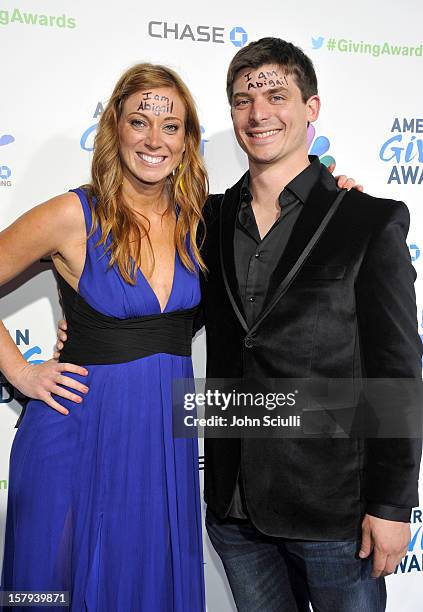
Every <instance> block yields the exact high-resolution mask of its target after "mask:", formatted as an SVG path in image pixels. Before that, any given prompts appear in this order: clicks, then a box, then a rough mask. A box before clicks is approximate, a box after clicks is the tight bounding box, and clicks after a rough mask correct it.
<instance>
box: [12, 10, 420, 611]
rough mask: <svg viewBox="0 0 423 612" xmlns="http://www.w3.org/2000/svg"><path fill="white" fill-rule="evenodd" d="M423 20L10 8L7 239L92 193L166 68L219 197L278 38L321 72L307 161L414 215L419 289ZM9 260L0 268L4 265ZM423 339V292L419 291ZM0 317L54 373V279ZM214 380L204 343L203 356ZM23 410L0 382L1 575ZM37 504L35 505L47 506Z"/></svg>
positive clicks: (224, 597)
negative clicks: (113, 122) (183, 90)
mask: <svg viewBox="0 0 423 612" xmlns="http://www.w3.org/2000/svg"><path fill="white" fill-rule="evenodd" d="M422 23H423V4H422V3H421V1H420V0H404V1H403V2H401V3H398V2H396V1H394V0H375V1H374V2H368V1H367V0H355V2H349V1H348V2H347V1H346V0H339V1H338V2H336V3H328V2H316V0H303V1H302V2H301V3H298V2H281V1H280V0H267V2H266V3H263V2H261V3H260V2H254V1H252V0H244V1H243V2H232V3H229V2H212V3H203V2H195V1H194V0H189V1H188V2H184V3H182V2H172V1H170V0H161V2H157V3H156V2H142V3H141V2H136V1H135V0H119V2H116V3H115V2H109V3H104V2H100V1H97V2H84V1H83V0H55V1H54V2H53V1H52V0H33V1H29V0H16V2H11V1H8V0H0V45H1V46H0V58H1V62H0V65H1V71H0V72H1V96H0V229H2V228H4V227H5V226H7V225H8V224H9V223H11V222H12V221H13V220H14V219H16V217H18V216H19V215H20V214H22V213H23V212H24V211H25V210H27V209H29V208H31V207H32V206H34V205H35V204H38V203H40V202H42V201H44V200H46V199H48V198H50V197H51V196H53V195H55V194H59V193H62V192H64V191H67V190H68V189H70V188H72V187H76V186H78V185H80V184H82V183H84V182H86V181H87V179H88V176H89V167H90V160H91V151H92V145H93V137H94V133H95V129H96V125H97V122H98V119H99V116H100V114H101V112H102V109H103V105H104V104H105V102H106V100H107V98H108V96H109V94H110V92H111V90H112V87H113V85H114V83H115V82H116V80H117V79H118V77H119V76H120V74H121V73H122V72H123V71H124V70H125V69H126V68H128V67H129V66H131V65H132V64H134V63H136V62H139V61H151V62H156V63H164V64H167V65H169V66H171V67H173V68H175V69H176V70H177V71H178V72H179V73H180V74H181V76H182V77H183V78H184V80H185V81H186V82H187V84H188V86H189V87H190V89H191V91H192V92H193V93H194V96H195V98H196V101H197V104H198V110H199V114H200V119H201V124H202V131H203V143H202V146H203V153H204V156H205V160H206V162H207V167H208V170H209V173H210V178H211V188H212V191H214V192H216V191H218V192H220V191H222V190H223V189H224V188H225V187H227V186H228V185H230V184H232V183H233V182H234V181H235V180H236V179H237V178H238V177H239V176H240V174H241V173H242V172H243V171H244V170H245V168H246V159H245V156H244V154H243V153H242V152H241V151H240V149H239V148H238V146H237V144H236V142H235V139H234V137H233V135H232V130H231V120H230V115H229V108H228V104H227V101H226V97H225V75H226V69H227V66H228V64H229V61H230V60H231V58H232V56H233V55H234V53H235V52H236V51H237V50H238V49H239V48H240V47H242V46H244V45H245V44H246V43H247V42H249V41H252V40H255V39H258V38H260V37H262V36H267V35H273V36H279V37H282V38H285V39H286V40H290V41H293V42H294V43H296V44H297V45H299V46H300V47H302V49H303V50H304V51H305V52H306V53H307V54H308V55H309V56H310V57H311V58H312V60H313V61H314V63H315V67H316V71H317V75H318V78H319V90H320V95H321V98H322V112H321V116H320V119H319V121H318V123H316V124H315V134H314V135H313V141H312V142H311V145H310V149H311V150H313V152H314V153H316V154H318V155H319V156H320V157H321V158H324V157H333V158H334V159H335V160H336V162H337V172H339V173H346V174H348V175H350V176H353V177H355V178H356V179H357V180H359V181H360V182H362V183H363V184H364V185H365V189H366V191H367V192H369V193H371V194H374V195H380V196H386V197H392V198H396V199H399V200H403V201H405V202H406V203H407V205H408V206H409V208H410V211H411V216H412V226H411V230H410V234H409V248H410V252H411V255H412V258H413V261H414V265H415V267H416V269H417V272H418V274H419V275H421V274H422V273H423V237H422V235H421V230H419V223H421V222H422V220H423V215H422V212H421V206H422V192H423V107H422V101H423V79H422V74H423V29H422ZM0 257H1V254H0ZM416 288H417V296H418V313H419V328H420V331H421V333H422V334H423V316H422V315H423V293H422V290H423V283H422V281H421V280H419V281H418V282H417V287H416ZM0 294H1V297H2V299H1V302H0V316H1V317H2V318H3V319H4V321H5V323H6V326H7V327H8V329H9V331H10V333H11V334H12V336H13V338H14V339H15V340H16V344H17V345H18V346H19V348H20V349H21V351H22V353H23V354H24V355H25V358H26V359H27V360H28V361H29V362H32V363H34V362H37V361H39V360H45V359H48V358H49V357H50V356H51V352H52V347H53V345H54V341H55V322H56V321H57V320H58V319H59V318H60V307H59V304H58V300H57V294H56V286H55V282H54V279H53V276H52V273H51V271H50V269H49V266H48V264H43V263H40V264H37V265H35V266H34V267H33V268H32V269H31V270H29V271H28V272H27V273H26V274H25V275H24V276H23V277H21V278H20V279H18V280H17V281H15V282H13V283H10V284H9V285H8V286H7V287H3V288H1V289H0ZM194 361H195V369H196V373H197V375H198V376H203V375H204V371H205V355H204V335H200V337H199V338H197V340H196V341H195V344H194ZM19 412H20V404H19V397H16V395H15V393H14V391H13V389H12V388H11V387H10V385H9V384H8V383H7V381H5V380H4V379H0V562H1V555H2V549H3V537H4V523H5V515H6V502H7V491H8V458H9V450H10V446H11V443H12V440H13V436H14V434H15V432H16V430H15V429H14V425H15V423H16V420H17V417H18V415H19ZM42 494H43V492H42V491H41V490H40V495H42ZM422 520H423V512H422V510H421V509H416V510H415V511H414V514H413V524H412V534H413V539H412V542H411V544H410V548H409V552H408V554H407V556H406V558H405V559H404V561H403V562H402V563H401V565H400V567H399V568H398V570H397V573H396V574H395V575H393V576H391V577H390V578H389V579H388V593H389V606H388V609H389V611H390V612H417V611H418V610H421V609H422V603H421V602H422V600H423V597H422V596H423V585H422V577H423V574H422V572H423V522H422ZM205 551H206V577H207V603H208V610H209V612H222V611H225V612H226V611H229V612H230V611H233V610H235V607H234V604H233V601H232V599H231V596H230V592H229V588H228V586H227V583H226V581H225V579H224V576H223V572H222V568H221V566H220V562H219V561H218V559H217V558H216V556H215V555H214V554H213V552H212V550H211V546H210V544H209V543H208V542H207V540H206V539H205Z"/></svg>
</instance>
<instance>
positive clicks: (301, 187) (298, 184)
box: [241, 155, 321, 208]
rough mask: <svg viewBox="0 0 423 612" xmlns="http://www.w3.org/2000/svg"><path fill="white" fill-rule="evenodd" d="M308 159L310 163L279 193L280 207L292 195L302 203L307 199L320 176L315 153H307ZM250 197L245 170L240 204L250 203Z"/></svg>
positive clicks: (248, 180)
mask: <svg viewBox="0 0 423 612" xmlns="http://www.w3.org/2000/svg"><path fill="white" fill-rule="evenodd" d="M308 159H309V161H310V165H309V166H307V168H304V170H302V171H301V172H300V173H299V174H297V176H296V177H295V178H293V179H292V181H290V182H289V183H288V184H287V185H286V186H285V189H283V190H282V191H281V193H280V194H279V205H280V206H281V208H282V206H283V205H284V204H285V205H286V203H287V200H288V201H290V200H292V195H293V196H295V197H296V198H298V199H299V200H300V202H302V203H303V204H305V202H306V201H307V199H308V197H309V195H310V193H311V190H312V189H313V187H314V185H315V184H316V182H317V180H318V178H319V176H320V167H321V164H320V160H319V158H318V157H317V155H309V157H308ZM252 199H253V195H252V193H251V191H250V173H249V172H246V174H245V176H244V180H243V182H242V186H241V206H247V205H248V204H251V201H252Z"/></svg>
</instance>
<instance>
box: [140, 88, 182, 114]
mask: <svg viewBox="0 0 423 612" xmlns="http://www.w3.org/2000/svg"><path fill="white" fill-rule="evenodd" d="M140 110H142V111H151V112H152V113H153V115H156V117H159V116H160V115H162V114H163V113H166V114H170V113H171V112H172V110H173V100H172V98H169V97H168V96H161V95H159V94H157V93H156V94H155V93H154V91H145V92H144V93H143V94H142V99H141V102H140V105H139V106H138V108H137V111H140Z"/></svg>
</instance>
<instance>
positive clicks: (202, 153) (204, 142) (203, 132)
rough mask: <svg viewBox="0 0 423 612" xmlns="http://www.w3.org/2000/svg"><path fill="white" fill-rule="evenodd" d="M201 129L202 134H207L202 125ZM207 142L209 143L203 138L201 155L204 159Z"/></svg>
mask: <svg viewBox="0 0 423 612" xmlns="http://www.w3.org/2000/svg"><path fill="white" fill-rule="evenodd" d="M200 128H201V134H205V133H206V130H205V128H204V127H203V126H202V125H200ZM206 142H208V140H206V139H205V138H201V155H202V156H203V157H204V148H205V146H206Z"/></svg>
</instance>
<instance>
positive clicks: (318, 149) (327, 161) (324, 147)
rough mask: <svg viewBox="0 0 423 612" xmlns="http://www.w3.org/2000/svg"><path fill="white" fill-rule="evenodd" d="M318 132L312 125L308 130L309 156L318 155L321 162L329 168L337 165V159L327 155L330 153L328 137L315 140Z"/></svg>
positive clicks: (319, 137)
mask: <svg viewBox="0 0 423 612" xmlns="http://www.w3.org/2000/svg"><path fill="white" fill-rule="evenodd" d="M315 135H316V130H315V128H314V125H313V124H312V123H310V125H309V126H308V128H307V144H308V152H309V155H317V156H318V157H319V158H320V162H321V163H322V164H323V165H324V166H326V167H328V166H330V165H331V164H334V163H335V159H334V158H333V157H332V155H325V153H327V152H328V151H329V147H330V141H329V138H326V136H318V137H317V138H316V139H314V137H315Z"/></svg>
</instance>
